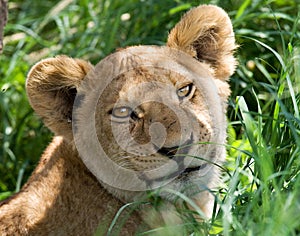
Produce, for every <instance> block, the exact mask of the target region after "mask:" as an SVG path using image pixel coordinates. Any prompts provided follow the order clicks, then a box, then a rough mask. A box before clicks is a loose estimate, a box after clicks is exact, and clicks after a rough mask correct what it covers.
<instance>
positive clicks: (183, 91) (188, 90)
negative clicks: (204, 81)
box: [177, 84, 193, 98]
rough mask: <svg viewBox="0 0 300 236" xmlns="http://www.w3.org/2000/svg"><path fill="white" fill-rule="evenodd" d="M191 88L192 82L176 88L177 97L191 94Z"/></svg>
mask: <svg viewBox="0 0 300 236" xmlns="http://www.w3.org/2000/svg"><path fill="white" fill-rule="evenodd" d="M192 88H193V84H188V85H186V86H184V87H182V88H180V89H178V90H177V95H178V97H179V98H184V97H187V96H189V95H190V94H191V92H192Z"/></svg>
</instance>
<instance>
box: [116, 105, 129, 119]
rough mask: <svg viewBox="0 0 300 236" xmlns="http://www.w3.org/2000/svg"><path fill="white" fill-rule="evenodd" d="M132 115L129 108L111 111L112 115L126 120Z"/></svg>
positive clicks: (118, 108) (117, 108)
mask: <svg viewBox="0 0 300 236" xmlns="http://www.w3.org/2000/svg"><path fill="white" fill-rule="evenodd" d="M131 113H132V110H131V108H129V107H116V108H114V109H113V110H112V115H113V116H114V117H117V118H127V117H129V116H130V114H131Z"/></svg>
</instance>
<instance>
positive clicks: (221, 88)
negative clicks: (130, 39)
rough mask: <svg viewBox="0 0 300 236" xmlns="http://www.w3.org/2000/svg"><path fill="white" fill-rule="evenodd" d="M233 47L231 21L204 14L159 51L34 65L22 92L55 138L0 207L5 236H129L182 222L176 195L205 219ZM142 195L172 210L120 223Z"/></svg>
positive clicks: (213, 10) (188, 18)
mask: <svg viewBox="0 0 300 236" xmlns="http://www.w3.org/2000/svg"><path fill="white" fill-rule="evenodd" d="M235 48H236V45H235V40H234V33H233V30H232V25H231V22H230V19H229V17H228V15H227V14H226V13H225V12H224V11H223V10H222V9H220V8H219V7H216V6H212V5H203V6H199V7H197V8H193V9H191V10H190V11H189V12H187V13H186V14H185V15H184V16H183V17H182V19H181V21H180V22H179V23H178V24H177V25H176V26H175V27H174V28H173V29H172V31H171V32H170V34H169V37H168V40H167V44H166V46H162V47H158V46H135V47H129V48H126V49H123V50H119V51H118V52H116V53H114V54H112V55H110V56H108V57H106V58H105V59H103V60H102V61H100V62H99V63H98V64H97V65H96V66H93V65H91V64H90V63H89V62H86V61H83V60H80V59H72V58H69V57H66V56H58V57H55V58H49V59H45V60H42V61H41V62H39V63H37V64H36V65H35V66H34V67H33V68H32V69H31V70H30V72H29V74H28V78H27V87H26V88H27V93H28V97H29V100H30V103H31V106H32V107H33V109H34V110H35V112H36V113H37V114H38V115H39V116H40V117H41V118H42V120H43V122H44V123H45V125H46V126H47V127H49V129H51V130H52V131H53V132H54V133H55V137H54V138H53V141H52V143H51V144H50V145H49V146H48V148H47V149H46V151H45V152H44V154H43V155H42V157H41V160H40V162H39V164H38V166H37V167H36V169H35V171H34V172H33V174H32V176H31V177H30V179H29V180H28V182H27V184H26V185H25V186H24V187H23V188H22V190H21V191H20V192H19V193H17V194H16V195H15V196H13V197H11V198H10V199H8V200H6V201H4V202H2V203H1V207H0V234H1V235H92V234H94V233H95V232H96V231H97V232H98V233H99V234H106V233H108V232H109V233H110V234H112V233H114V234H116V233H117V232H119V233H121V234H122V235H133V234H134V233H136V232H141V231H143V230H147V229H151V228H154V227H158V226H162V225H164V224H167V223H168V222H170V221H172V220H173V219H174V221H176V222H177V219H175V218H176V217H177V218H178V215H176V211H175V210H174V209H175V208H176V207H178V206H180V205H181V203H182V202H183V200H182V199H181V197H180V196H182V195H184V196H186V197H187V198H188V199H190V201H189V202H188V205H189V206H190V207H191V208H192V209H193V210H195V211H196V212H198V213H199V216H201V218H206V217H207V218H209V217H210V216H211V214H212V209H213V203H214V196H213V194H212V193H211V190H212V189H213V188H215V187H216V186H217V184H218V179H219V177H218V175H219V172H220V170H219V168H218V167H217V166H218V165H219V164H222V162H223V161H224V159H225V147H224V144H225V142H226V118H225V112H226V100H227V98H228V96H229V94H230V89H229V85H228V83H227V80H228V78H229V76H230V75H232V74H233V72H234V70H235V66H236V61H235V58H234V56H233V53H234V50H235ZM215 164H218V165H215ZM149 192H156V196H158V197H159V198H161V199H163V201H165V202H166V205H165V206H167V207H164V208H163V209H161V210H159V209H158V210H156V209H154V208H151V206H148V205H146V206H144V207H143V206H141V207H140V208H138V209H136V210H135V211H133V212H130V210H126V208H125V210H124V211H122V213H123V214H121V215H123V216H124V215H126V216H125V217H122V216H121V217H117V218H115V216H116V214H117V212H118V211H119V210H120V209H121V208H122V206H124V204H126V203H130V202H136V201H142V200H143V201H144V200H145V199H147V196H148V194H149ZM172 209H173V210H174V212H173V210H172ZM120 212H121V211H120ZM120 212H119V213H120ZM124 212H125V213H124ZM126 212H127V213H126ZM153 212H154V217H153V215H152V213H153ZM151 215H152V217H151ZM114 218H115V219H117V220H116V221H114V220H113V219H114ZM111 222H114V223H113V224H112V223H111Z"/></svg>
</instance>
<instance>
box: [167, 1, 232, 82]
mask: <svg viewBox="0 0 300 236" xmlns="http://www.w3.org/2000/svg"><path fill="white" fill-rule="evenodd" d="M167 45H168V46H169V47H173V48H177V49H179V50H182V51H185V52H186V53H188V54H190V55H191V56H193V57H195V58H196V59H198V60H199V61H201V62H205V63H207V64H209V65H210V67H211V68H212V69H213V70H214V76H215V77H216V78H218V79H221V80H226V79H227V78H228V77H229V76H230V75H232V74H233V72H234V70H235V67H236V64H237V63H236V60H235V58H234V56H233V53H234V50H235V49H236V44H235V39H234V33H233V29H232V24H231V21H230V19H229V17H228V15H227V13H226V12H225V11H224V10H223V9H221V8H219V7H217V6H213V5H202V6H199V7H196V8H193V9H191V10H190V11H188V12H187V13H186V14H185V15H184V16H183V17H182V19H181V21H180V22H179V23H177V25H175V27H174V28H173V29H172V30H171V32H170V34H169V37H168V41H167Z"/></svg>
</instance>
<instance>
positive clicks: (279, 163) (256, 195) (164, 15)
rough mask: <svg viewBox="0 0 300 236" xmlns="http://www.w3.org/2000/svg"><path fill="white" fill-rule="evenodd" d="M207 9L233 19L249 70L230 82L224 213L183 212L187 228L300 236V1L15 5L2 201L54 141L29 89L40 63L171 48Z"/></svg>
mask: <svg viewBox="0 0 300 236" xmlns="http://www.w3.org/2000/svg"><path fill="white" fill-rule="evenodd" d="M200 3H213V4H217V5H219V6H221V7H223V8H224V9H225V10H226V11H227V12H228V13H229V14H230V17H231V19H232V21H233V25H234V29H235V33H236V38H237V41H238V43H239V44H240V48H239V50H238V52H237V56H238V58H239V63H240V64H239V66H238V68H237V72H236V73H235V75H234V76H233V77H232V79H231V81H230V82H231V88H232V91H233V92H232V96H231V99H230V101H229V112H228V119H229V128H228V134H229V137H228V145H227V151H228V156H227V163H226V166H225V167H226V169H227V171H225V172H224V174H223V180H224V181H223V184H222V186H221V187H220V190H219V193H218V194H217V195H216V196H217V198H216V201H217V202H218V203H219V205H220V209H219V210H218V211H216V212H215V217H214V218H213V219H212V220H211V221H210V222H203V223H202V224H199V223H197V222H196V221H195V219H194V218H193V215H192V214H191V212H189V211H185V212H182V215H184V218H185V221H184V223H183V224H182V225H181V226H180V225H179V226H178V227H179V228H182V229H183V232H184V235H189V234H191V235H208V234H209V235H298V234H300V220H299V219H300V177H299V172H300V137H299V136H300V117H299V107H300V106H299V104H300V101H299V100H300V95H299V90H300V40H299V38H300V24H299V23H300V22H299V17H300V16H299V13H298V12H300V11H299V10H300V8H299V5H300V3H299V1H292V0H290V1H289V0H285V1H282V0H269V1H267V0H257V1H251V0H245V1H243V0H229V1H221V0H212V1H187V0H165V1H155V0H147V1H138V0H128V1H121V0H114V1H113V0H102V1H96V0H92V1H86V0H78V1H71V0H62V1H49V0H48V1H47V0H46V1H28V0H26V1H10V2H9V7H10V9H9V22H8V25H7V27H6V30H5V35H6V38H5V47H4V52H3V54H2V55H0V89H1V91H0V117H1V123H0V199H1V198H2V199H4V198H6V197H7V196H8V195H10V194H12V193H13V192H16V191H18V190H19V189H20V187H21V186H22V185H23V184H24V182H25V181H26V179H27V178H28V176H29V175H30V173H31V171H32V170H33V168H34V167H35V165H36V163H37V161H38V158H39V156H40V154H41V152H42V150H43V149H44V148H45V146H46V145H47V144H48V142H49V141H50V139H51V134H50V132H49V131H48V130H47V129H46V128H45V127H44V126H43V124H42V123H41V122H40V120H39V119H38V118H37V117H36V116H35V115H34V114H33V111H32V109H31V108H30V106H29V104H28V102H27V99H26V94H25V91H24V82H25V77H26V73H27V71H28V69H29V68H30V66H32V65H33V63H35V62H36V61H38V60H40V59H41V58H44V57H50V56H53V55H58V54H67V55H69V56H72V57H80V58H83V59H87V60H90V61H91V62H92V63H94V64H95V63H97V62H98V61H99V60H100V59H101V58H103V57H105V56H106V55H107V54H109V53H111V52H112V51H114V50H115V49H116V48H119V47H126V46H128V45H136V44H158V45H162V44H164V42H165V40H166V37H167V33H168V31H169V30H170V29H171V28H172V26H174V24H175V23H176V22H177V21H178V20H179V18H180V16H181V15H182V14H183V12H185V11H186V10H188V9H189V8H190V7H192V6H196V5H198V4H200ZM124 14H125V15H124ZM128 14H129V15H128ZM128 16H130V17H129V18H128ZM159 230H161V231H159ZM168 230H170V231H168ZM172 230H174V229H157V230H156V231H157V232H163V231H164V232H165V233H166V232H171V231H172ZM175 230H177V229H175ZM149 233H150V232H148V234H149ZM144 234H147V233H144Z"/></svg>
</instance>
